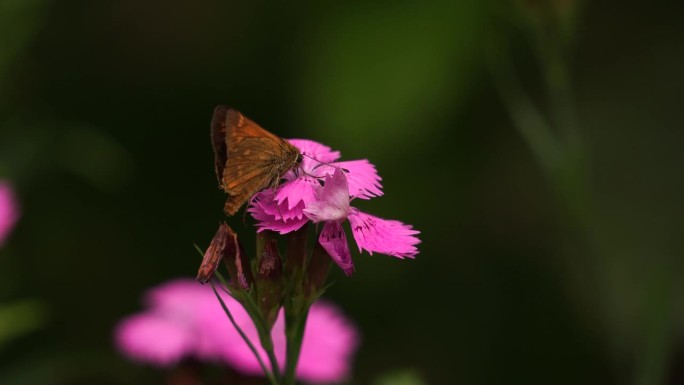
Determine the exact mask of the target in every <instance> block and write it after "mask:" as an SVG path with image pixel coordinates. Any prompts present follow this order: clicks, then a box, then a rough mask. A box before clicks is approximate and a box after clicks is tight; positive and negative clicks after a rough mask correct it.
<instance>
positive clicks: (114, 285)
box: [0, 0, 684, 385]
mask: <svg viewBox="0 0 684 385" xmlns="http://www.w3.org/2000/svg"><path fill="white" fill-rule="evenodd" d="M683 11H684V7H682V5H681V4H679V3H678V2H674V1H672V2H666V1H654V2H620V1H588V2H577V1H576V0H555V1H551V0H547V1H523V0H520V1H510V2H504V1H486V2H482V1H477V0H464V1H455V2H451V1H441V2H440V1H437V2H422V1H417V0H416V1H378V2H336V3H333V2H308V3H307V2H304V3H300V4H295V3H294V2H289V3H284V2H241V3H237V2H229V1H218V0H199V1H193V2H186V1H174V0H170V1H133V0H128V1H85V0H78V1H77V0H74V1H66V0H65V1H49V0H0V175H1V176H3V177H4V178H9V179H11V180H13V181H14V183H15V184H16V186H17V189H18V194H19V198H20V200H21V205H22V210H23V217H22V219H21V221H20V223H19V224H18V227H17V228H16V230H15V232H14V233H13V236H12V238H11V240H10V241H9V242H8V244H7V245H6V247H5V248H4V249H2V250H0V303H12V302H13V301H19V300H23V299H33V300H36V301H38V303H39V304H41V306H43V307H42V308H41V309H42V310H43V312H41V313H40V314H42V315H41V316H40V317H41V318H40V321H41V324H42V326H41V327H39V328H37V329H36V330H34V331H33V332H31V333H25V334H23V335H22V336H17V337H15V338H13V339H11V340H8V341H5V342H3V344H2V345H0V383H2V384H60V385H61V384H154V383H163V379H164V377H165V374H164V373H163V372H160V371H157V370H154V369H150V368H145V367H140V366H137V365H134V364H132V363H129V362H128V361H126V360H125V359H123V358H122V357H120V356H119V355H118V354H117V352H116V351H115V350H114V348H113V346H112V342H111V330H112V328H113V326H114V325H115V324H116V322H117V320H118V319H120V318H121V317H123V316H125V315H127V314H130V313H132V312H135V311H138V310H139V309H140V308H141V307H140V304H139V297H140V295H141V293H142V292H143V291H144V290H145V289H146V288H149V287H151V286H153V285H156V284H158V283H161V282H163V281H165V280H168V279H171V278H175V277H181V276H188V277H190V276H193V275H194V273H195V272H196V269H197V267H198V262H199V260H198V256H197V254H196V252H195V250H194V248H193V243H197V244H198V245H200V246H201V247H205V246H206V245H207V244H208V242H209V240H210V238H211V236H212V235H213V233H214V231H215V229H216V226H217V222H218V221H219V220H222V219H223V216H222V211H221V208H222V204H223V199H224V196H223V194H222V192H221V191H219V190H218V189H217V188H216V180H215V177H214V174H213V172H214V171H213V163H212V162H213V155H212V152H211V148H210V142H209V120H210V117H211V113H212V109H213V107H214V106H215V105H217V104H228V105H231V106H234V107H236V108H238V109H239V110H241V111H242V112H244V113H245V114H246V115H247V116H249V117H251V118H252V119H253V120H255V121H257V122H259V123H260V124H261V125H262V126H263V127H265V128H267V129H268V130H270V131H272V132H274V133H276V134H277V135H279V136H282V137H302V138H310V139H314V140H317V141H321V142H323V143H326V144H328V145H330V146H331V147H333V148H334V149H337V150H340V151H341V152H342V154H343V157H344V158H345V159H357V158H367V159H369V160H370V161H371V162H373V163H374V164H375V165H376V166H377V168H378V170H379V172H380V174H381V175H382V177H383V185H384V191H385V193H386V194H385V196H383V197H382V198H378V199H374V200H372V201H369V202H361V203H359V207H360V208H362V209H363V210H365V211H368V212H372V213H374V214H376V215H378V216H381V217H385V218H394V219H399V220H401V221H404V222H407V223H411V224H413V225H414V226H415V227H416V228H417V229H419V230H420V231H421V235H420V238H421V239H422V241H423V242H422V244H421V245H420V254H419V255H418V257H417V258H416V259H415V260H413V261H411V260H406V261H401V260H397V259H395V258H392V257H387V256H382V255H373V256H368V255H355V256H354V260H355V263H356V266H357V272H356V273H355V275H354V276H353V277H352V278H345V277H344V276H343V274H341V273H340V272H339V271H335V273H334V279H335V281H336V283H335V285H334V286H333V287H332V288H331V289H330V291H329V293H328V295H327V296H328V298H330V299H332V300H334V301H336V302H337V303H338V304H340V306H341V307H342V308H344V309H345V311H346V312H347V313H348V314H349V315H350V317H352V318H353V319H354V320H355V321H356V323H357V325H358V326H359V328H360V329H361V331H362V335H363V345H362V347H361V349H360V352H359V354H358V356H357V358H356V363H355V371H354V374H355V375H354V380H353V381H352V383H354V384H374V383H376V382H375V381H376V380H377V379H378V378H381V377H383V376H386V375H388V373H393V372H396V371H400V372H401V371H404V372H403V373H405V374H404V375H403V378H404V380H403V381H404V382H401V381H402V380H397V381H395V382H392V381H388V382H387V383H392V384H409V383H410V384H415V383H420V381H418V380H416V381H414V382H411V381H409V380H407V378H409V379H410V378H414V379H416V378H418V377H419V378H422V381H424V383H427V384H468V385H476V384H527V385H532V384H643V385H648V384H681V383H684V333H683V331H684V316H683V315H684V314H683V313H684V312H683V310H684V302H683V301H682V296H681V293H682V272H684V269H683V267H684V266H682V265H683V263H682V252H683V250H684V247H683V243H682V240H681V236H682V225H681V218H682V217H683V214H684V210H683V207H682V203H681V202H682V196H684V173H683V172H682V165H683V164H684V152H682V150H681V148H682V143H684V133H683V131H682V98H681V90H682V89H684V76H683V75H682V68H684V50H683V49H682V42H683V38H684V28H683V27H682V22H681V15H682V14H683V13H682V12H683ZM544 39H548V41H550V42H551V46H552V47H561V48H562V51H563V53H564V55H565V56H564V58H565V59H564V63H565V64H566V65H567V73H568V74H570V82H569V86H568V89H570V90H571V95H572V97H571V99H572V100H574V101H575V107H574V108H572V109H574V112H573V113H572V114H573V115H576V118H577V121H578V127H579V134H580V136H581V151H580V152H579V154H580V155H579V156H578V158H579V159H578V160H577V162H570V163H571V166H570V168H571V171H569V172H568V173H569V174H570V176H569V177H568V175H567V174H564V173H563V172H560V173H559V172H555V171H550V172H549V171H545V166H544V165H543V164H541V163H540V162H539V161H538V158H536V157H535V156H534V151H533V149H532V148H530V146H529V145H528V143H527V142H526V140H525V139H524V137H523V136H521V131H520V126H516V124H514V121H513V120H512V119H511V115H510V113H509V112H510V109H509V107H511V105H510V102H504V101H503V100H504V99H502V98H501V97H500V96H501V95H500V92H499V91H501V84H499V86H498V87H497V83H496V82H495V81H494V79H496V77H495V76H493V75H492V74H493V73H497V72H496V71H497V68H499V67H503V68H508V69H513V71H514V72H515V73H516V74H517V76H518V77H519V80H520V82H521V84H522V87H523V89H524V90H525V92H526V93H527V94H529V95H530V97H531V100H532V102H533V103H534V105H536V106H537V107H538V108H539V109H540V110H541V111H542V112H543V113H544V114H545V115H548V116H555V115H553V114H554V101H553V100H552V99H551V98H549V93H548V92H547V91H548V89H547V88H546V86H545V83H544V82H543V81H542V79H543V76H542V73H544V66H545V65H546V64H544V62H543V61H540V60H539V51H538V50H537V49H536V48H535V47H538V43H539V41H545V40H544ZM552 49H553V48H552ZM504 91H505V87H504ZM560 116H564V115H560ZM557 123H558V122H557ZM559 125H560V126H562V125H563V122H562V121H560V123H559ZM576 165H579V166H577V167H576V168H573V167H575V166H576ZM572 170H580V171H578V172H577V173H574V172H573V171H572ZM229 223H230V224H231V226H233V228H235V229H238V232H240V233H241V234H245V235H244V236H245V237H248V236H249V235H247V234H248V233H249V232H251V231H252V228H251V227H249V226H246V227H242V222H241V219H240V218H239V216H236V217H235V218H231V219H230V220H229ZM406 373H409V374H406ZM398 377H402V375H398ZM377 383H379V382H377ZM383 384H385V383H383Z"/></svg>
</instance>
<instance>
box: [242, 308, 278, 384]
mask: <svg viewBox="0 0 684 385" xmlns="http://www.w3.org/2000/svg"><path fill="white" fill-rule="evenodd" d="M245 299H246V300H245V303H246V306H245V309H248V308H249V310H248V311H247V312H248V313H249V316H250V317H251V318H252V320H253V321H254V326H255V327H256V329H257V332H258V333H259V341H260V342H261V347H262V348H264V351H266V355H267V356H268V360H269V362H270V363H271V369H272V370H273V373H274V375H275V377H276V378H277V379H280V378H281V374H280V364H278V359H277V358H276V355H275V351H274V350H273V337H271V331H270V329H269V328H268V327H267V326H266V322H265V321H264V319H263V317H261V315H260V314H259V310H258V307H257V305H256V303H254V299H252V297H251V296H249V295H246V296H245Z"/></svg>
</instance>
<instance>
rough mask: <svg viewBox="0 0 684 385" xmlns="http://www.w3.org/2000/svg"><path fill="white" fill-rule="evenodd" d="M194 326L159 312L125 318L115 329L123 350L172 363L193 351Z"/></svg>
mask: <svg viewBox="0 0 684 385" xmlns="http://www.w3.org/2000/svg"><path fill="white" fill-rule="evenodd" d="M193 339H194V334H193V332H192V328H190V327H188V325H186V324H184V323H182V322H179V321H178V320H175V319H172V318H168V317H165V316H163V315H161V314H156V313H145V314H137V315H134V316H131V317H128V318H126V319H124V320H123V321H122V322H121V323H120V324H119V326H118V327H117V329H116V331H115V342H116V345H117V347H118V348H119V350H120V351H121V352H122V353H124V354H125V355H126V356H128V357H130V358H131V359H133V360H136V361H140V362H146V363H150V364H154V365H158V366H171V365H173V364H175V363H177V362H178V361H179V360H180V359H181V358H183V357H185V356H187V355H190V354H191V353H193V351H192V350H193V348H192V347H193Z"/></svg>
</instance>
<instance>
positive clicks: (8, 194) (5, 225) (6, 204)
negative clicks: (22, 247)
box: [0, 180, 19, 246]
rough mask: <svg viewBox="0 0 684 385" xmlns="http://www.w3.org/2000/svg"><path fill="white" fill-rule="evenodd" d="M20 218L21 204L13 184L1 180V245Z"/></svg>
mask: <svg viewBox="0 0 684 385" xmlns="http://www.w3.org/2000/svg"><path fill="white" fill-rule="evenodd" d="M18 219H19V205H18V203H17V200H16V197H15V195H14V189H13V188H12V185H11V184H9V183H8V182H6V181H2V180H0V246H2V244H3V243H4V242H5V240H6V239H7V236H8V235H9V233H10V232H11V231H12V228H14V225H15V224H16V223H17V220H18Z"/></svg>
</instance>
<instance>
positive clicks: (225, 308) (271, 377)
mask: <svg viewBox="0 0 684 385" xmlns="http://www.w3.org/2000/svg"><path fill="white" fill-rule="evenodd" d="M209 282H210V283H211V289H212V290H213V291H214V294H215V295H216V298H218V300H219V302H220V303H221V307H222V308H223V311H224V312H225V313H226V315H227V316H228V319H229V320H230V323H232V324H233V327H235V330H237V332H238V333H239V334H240V337H242V339H243V340H244V341H245V343H247V346H248V347H249V350H251V351H252V353H253V354H254V357H256V359H257V361H258V362H259V366H261V370H263V371H264V374H265V375H266V377H267V378H268V380H269V382H270V383H271V385H278V381H277V380H276V378H275V377H274V375H273V373H271V371H269V370H268V369H267V368H266V365H265V364H264V361H263V360H262V359H261V356H260V355H259V352H258V351H257V350H256V347H254V345H253V344H252V341H250V340H249V337H247V335H246V334H245V332H244V331H242V329H241V328H240V327H239V326H238V324H237V322H235V318H233V315H232V314H231V313H230V310H228V306H226V303H225V302H224V301H223V298H221V295H220V294H219V293H218V291H217V290H216V286H214V282H213V281H209Z"/></svg>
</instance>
